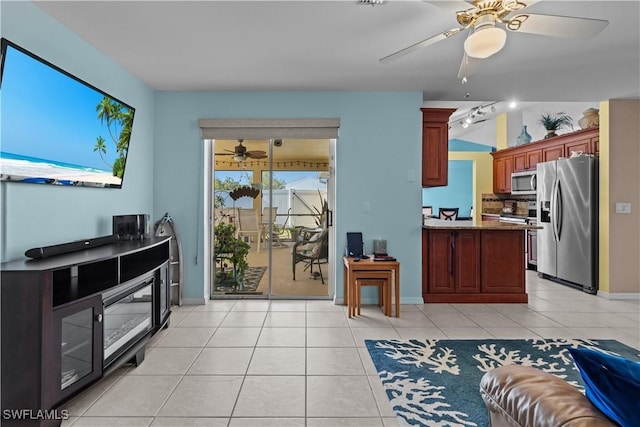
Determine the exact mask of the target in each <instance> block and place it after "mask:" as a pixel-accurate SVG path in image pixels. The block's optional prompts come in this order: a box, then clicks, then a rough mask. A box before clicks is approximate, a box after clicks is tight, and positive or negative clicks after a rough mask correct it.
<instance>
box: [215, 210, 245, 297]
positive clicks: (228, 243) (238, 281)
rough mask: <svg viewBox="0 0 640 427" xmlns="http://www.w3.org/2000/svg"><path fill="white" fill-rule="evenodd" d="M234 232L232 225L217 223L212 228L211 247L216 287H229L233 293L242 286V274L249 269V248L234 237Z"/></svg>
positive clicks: (234, 228)
mask: <svg viewBox="0 0 640 427" xmlns="http://www.w3.org/2000/svg"><path fill="white" fill-rule="evenodd" d="M235 232H236V227H235V226H234V225H233V224H229V223H225V222H220V223H218V224H217V225H216V226H215V228H214V233H215V240H214V245H213V252H214V256H215V263H214V269H215V277H216V287H227V286H231V287H232V288H233V290H234V291H236V290H237V287H238V285H242V280H243V277H244V272H245V270H246V269H247V267H249V263H247V255H248V254H249V248H250V246H249V244H248V243H246V242H243V241H242V240H240V239H237V238H236V237H235Z"/></svg>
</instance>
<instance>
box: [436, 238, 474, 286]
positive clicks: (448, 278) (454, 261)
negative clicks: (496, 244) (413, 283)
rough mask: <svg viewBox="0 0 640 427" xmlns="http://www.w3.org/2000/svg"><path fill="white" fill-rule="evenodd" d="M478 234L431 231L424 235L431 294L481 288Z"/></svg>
mask: <svg viewBox="0 0 640 427" xmlns="http://www.w3.org/2000/svg"><path fill="white" fill-rule="evenodd" d="M479 241H480V240H479V233H477V232H475V231H468V230H455V231H448V230H434V231H433V232H431V233H429V234H428V237H427V251H428V254H429V256H428V262H429V269H428V271H429V273H428V274H429V278H428V283H429V292H430V293H448V294H450V293H477V292H479V291H480V282H479V279H480V263H479V261H480V245H479Z"/></svg>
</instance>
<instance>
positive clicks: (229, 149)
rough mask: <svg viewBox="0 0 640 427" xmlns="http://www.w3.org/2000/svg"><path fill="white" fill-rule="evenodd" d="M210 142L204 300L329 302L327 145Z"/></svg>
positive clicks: (288, 141)
mask: <svg viewBox="0 0 640 427" xmlns="http://www.w3.org/2000/svg"><path fill="white" fill-rule="evenodd" d="M334 142H335V141H334ZM212 145H213V147H212V150H211V155H212V159H211V160H212V161H211V166H212V167H211V170H210V174H211V180H210V182H211V190H212V193H211V194H212V197H211V200H212V205H213V221H212V223H211V230H210V233H211V235H212V240H211V242H212V248H211V251H210V252H211V254H212V265H211V287H210V291H209V294H210V296H211V298H212V299H218V298H220V299H222V298H305V299H306V298H330V297H332V296H333V294H334V289H335V285H334V283H332V282H333V276H334V275H333V274H332V273H333V268H334V266H333V264H332V259H331V256H330V254H329V252H330V251H329V239H330V230H329V227H330V225H331V222H330V221H329V219H330V215H329V214H330V212H331V210H330V206H331V203H330V202H331V201H332V200H333V194H332V188H333V187H332V186H333V184H334V183H333V182H332V180H331V173H330V170H331V167H330V166H331V161H330V158H331V157H332V156H331V155H330V152H331V147H332V146H333V147H335V144H333V145H332V144H331V141H330V140H328V139H282V140H274V139H268V140H260V139H256V140H241V142H240V141H239V140H231V139H216V140H214V141H213V142H212ZM239 146H240V147H241V148H238V147H239ZM241 154H244V155H241Z"/></svg>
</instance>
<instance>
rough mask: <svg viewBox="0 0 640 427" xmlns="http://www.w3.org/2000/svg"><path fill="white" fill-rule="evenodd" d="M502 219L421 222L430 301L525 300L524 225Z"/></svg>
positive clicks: (425, 289)
mask: <svg viewBox="0 0 640 427" xmlns="http://www.w3.org/2000/svg"><path fill="white" fill-rule="evenodd" d="M537 228H540V227H537V226H532V225H526V224H514V223H506V222H498V221H444V220H437V219H433V220H428V221H427V222H426V223H425V225H423V227H422V254H423V259H422V297H423V299H424V302H426V303H431V302H434V303H526V302H527V301H528V297H527V293H526V288H525V230H531V229H537Z"/></svg>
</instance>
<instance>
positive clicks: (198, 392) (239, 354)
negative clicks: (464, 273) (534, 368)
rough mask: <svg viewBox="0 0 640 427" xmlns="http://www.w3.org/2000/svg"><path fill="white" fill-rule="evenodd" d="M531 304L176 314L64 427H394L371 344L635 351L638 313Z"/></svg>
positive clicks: (616, 305) (616, 303)
mask: <svg viewBox="0 0 640 427" xmlns="http://www.w3.org/2000/svg"><path fill="white" fill-rule="evenodd" d="M527 289H528V293H529V304H424V305H403V306H402V309H401V313H402V314H401V317H400V318H388V317H385V316H384V315H383V314H382V312H381V311H380V309H379V308H378V307H377V306H366V307H364V310H363V312H362V316H360V317H358V318H353V319H349V318H348V317H347V315H346V312H345V309H344V307H343V306H336V305H333V303H332V302H329V301H317V300H309V301H300V300H291V301H281V300H274V301H266V300H238V301H229V300H224V301H210V302H209V303H208V304H207V305H203V306H183V307H174V308H173V313H172V315H171V326H170V327H169V328H168V329H166V330H162V331H160V332H159V333H158V334H156V336H154V337H153V339H152V341H151V343H150V345H149V347H148V348H147V353H146V359H145V361H144V362H143V363H142V364H141V365H140V366H139V367H137V368H134V367H131V366H124V367H122V368H121V369H119V370H118V371H117V372H115V373H114V374H112V375H110V376H108V377H106V378H104V379H103V380H102V381H100V382H98V383H97V384H95V385H94V386H93V387H91V388H89V389H88V390H86V391H85V392H83V393H82V394H81V395H79V396H78V397H76V398H75V399H74V400H72V401H70V402H69V403H68V405H66V408H67V409H68V410H69V413H70V415H71V418H70V419H69V420H67V421H65V422H64V423H63V425H65V426H69V425H73V426H74V427H79V426H225V427H239V426H261V427H262V426H278V427H281V426H282V427H284V426H308V427H312V426H346V425H348V426H367V427H369V426H371V427H373V426H397V425H398V423H397V421H396V419H395V418H394V413H393V411H392V410H391V407H390V405H389V403H388V400H387V397H386V395H385V393H384V391H383V388H382V385H381V383H380V381H379V379H378V377H377V374H376V371H375V368H374V367H373V364H372V362H371V360H370V358H369V355H368V353H367V350H366V348H365V345H364V340H365V339H367V338H372V339H384V338H453V339H456V338H459V339H464V338H468V339H473V338H487V337H495V338H537V337H542V338H556V337H573V338H599V339H604V338H608V339H616V340H618V341H620V342H622V343H624V344H627V345H629V346H632V347H635V348H638V349H640V301H637V300H633V301H632V300H607V299H604V298H601V297H596V296H593V295H588V294H585V293H583V292H581V291H579V290H575V289H571V288H568V287H565V286H562V285H559V284H556V283H553V282H549V281H546V280H543V279H539V278H538V277H537V276H536V274H535V273H534V272H527Z"/></svg>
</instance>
